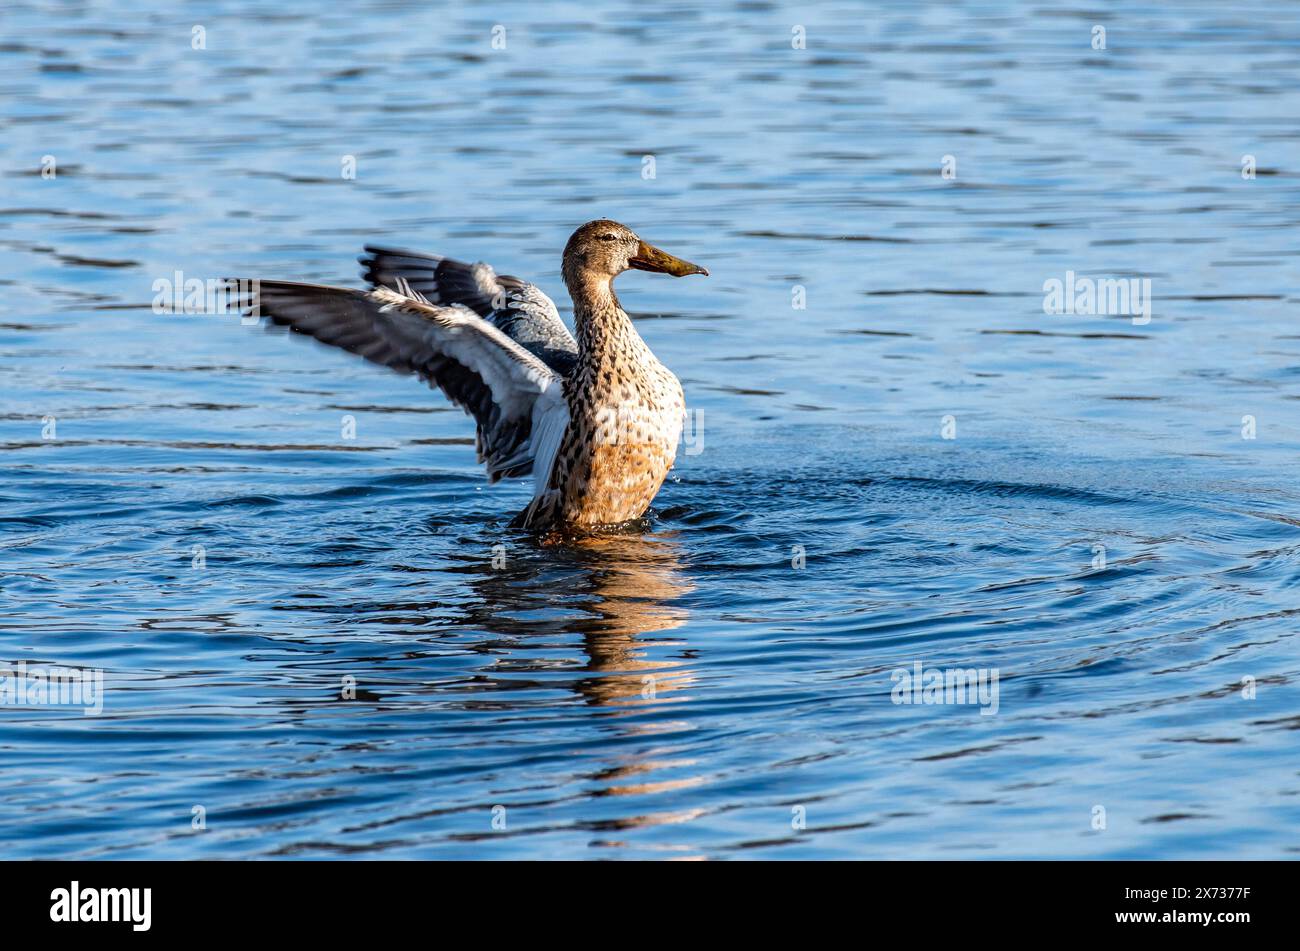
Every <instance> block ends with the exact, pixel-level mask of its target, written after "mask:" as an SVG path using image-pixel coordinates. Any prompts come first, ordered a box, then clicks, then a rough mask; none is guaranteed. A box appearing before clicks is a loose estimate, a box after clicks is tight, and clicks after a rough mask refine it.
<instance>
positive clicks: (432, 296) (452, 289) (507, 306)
mask: <svg viewBox="0 0 1300 951" xmlns="http://www.w3.org/2000/svg"><path fill="white" fill-rule="evenodd" d="M358 260H359V261H360V262H361V264H362V272H361V273H362V276H363V277H364V278H365V279H366V280H367V281H369V282H370V283H371V284H372V285H374V286H375V287H390V288H396V287H397V286H398V285H397V282H398V281H399V280H405V281H407V282H408V283H409V284H410V285H411V287H412V288H413V289H414V290H415V291H417V292H418V293H420V294H422V295H423V296H424V297H425V298H426V299H428V300H429V301H430V302H432V303H434V304H463V305H464V306H466V307H468V308H469V309H470V310H472V311H474V313H476V314H478V315H479V316H480V317H482V318H484V319H485V320H488V321H490V322H491V323H492V324H493V325H494V326H495V327H497V329H499V330H500V331H501V332H502V333H504V334H505V335H506V336H508V337H510V338H511V339H512V340H514V341H515V342H516V343H519V344H520V345H522V346H523V347H524V348H525V349H527V350H528V351H529V352H530V353H532V354H533V355H534V356H537V357H539V358H540V359H541V360H542V362H543V363H545V364H546V365H547V366H549V367H550V368H551V369H553V370H555V371H556V372H558V373H559V374H560V375H561V376H564V375H567V374H568V372H569V371H570V370H572V369H573V365H574V363H576V362H577V359H578V344H577V342H576V341H575V340H574V339H573V334H571V333H569V328H567V327H565V326H564V321H562V320H561V319H560V312H559V311H558V310H557V309H556V307H555V302H554V301H553V300H551V299H550V298H549V297H547V296H546V294H545V292H543V291H542V289H541V288H540V287H538V286H537V285H536V284H529V283H528V282H527V281H522V280H520V279H519V278H517V277H511V276H510V275H509V274H498V273H497V272H496V271H494V270H493V269H492V266H491V265H490V264H484V263H483V262H482V261H479V262H477V263H475V264H466V263H465V262H464V261H456V260H453V259H452V258H444V257H442V256H441V255H437V254H421V253H420V252H418V251H399V250H394V249H392V248H381V247H376V246H374V245H369V244H368V245H366V253H365V254H363V255H362V256H361V257H360V258H359V259H358Z"/></svg>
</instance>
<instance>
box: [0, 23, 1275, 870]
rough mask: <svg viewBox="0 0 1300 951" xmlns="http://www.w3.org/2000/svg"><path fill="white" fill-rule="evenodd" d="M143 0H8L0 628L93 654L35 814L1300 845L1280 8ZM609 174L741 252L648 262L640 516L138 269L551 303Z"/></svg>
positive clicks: (13, 742)
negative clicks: (1143, 303)
mask: <svg viewBox="0 0 1300 951" xmlns="http://www.w3.org/2000/svg"><path fill="white" fill-rule="evenodd" d="M141 6H142V5H139V4H127V3H107V2H87V3H79V2H67V3H50V4H48V5H44V4H32V3H28V2H24V0H17V2H8V3H6V5H5V7H4V10H3V11H2V12H0V129H2V132H3V140H4V149H3V151H0V172H2V173H3V178H2V181H3V195H2V196H0V664H3V665H6V666H8V667H10V668H15V669H16V665H17V664H18V663H19V662H20V661H25V662H27V664H28V665H29V666H32V667H39V666H41V665H51V664H62V665H68V666H76V667H86V668H100V669H102V670H103V672H104V678H105V696H104V708H103V712H102V714H101V715H100V716H97V717H94V716H83V715H82V714H81V712H80V711H79V710H77V709H63V708H51V707H28V708H16V707H13V706H0V842H3V843H4V852H5V854H7V855H9V856H11V857H67V856H77V857H115V858H121V857H163V858H181V857H190V856H207V857H359V856H360V857H402V858H414V857H438V858H442V857H491V858H520V857H528V858H552V857H563V858H619V857H629V858H632V857H635V858H647V857H650V858H694V857H709V858H740V857H772V858H787V857H788V858H794V857H815V858H843V857H886V858H918V857H1052V856H1059V857H1119V858H1136V857H1203V856H1215V857H1279V856H1285V855H1287V854H1290V853H1295V852H1296V851H1297V850H1298V849H1300V838H1297V831H1296V830H1297V829H1298V828H1300V774H1298V772H1297V770H1298V768H1300V767H1298V761H1300V757H1298V756H1297V740H1296V738H1297V735H1298V734H1297V732H1296V731H1297V729H1300V716H1298V715H1297V700H1298V699H1300V697H1298V695H1297V689H1296V682H1297V676H1298V674H1300V660H1298V659H1297V642H1296V640H1295V633H1296V630H1297V623H1298V619H1297V616H1296V615H1297V613H1298V612H1300V493H1298V492H1297V489H1296V484H1295V473H1296V460H1297V458H1300V456H1298V454H1300V404H1297V402H1296V401H1297V400H1298V399H1300V324H1297V321H1296V313H1297V307H1296V305H1297V303H1298V302H1300V300H1298V299H1297V296H1296V285H1297V276H1298V272H1297V252H1298V250H1300V248H1298V242H1297V223H1300V213H1298V211H1297V209H1298V208H1300V187H1298V186H1297V182H1298V179H1297V174H1300V151H1298V150H1300V127H1298V126H1297V118H1298V117H1300V94H1298V93H1297V89H1298V88H1300V87H1298V85H1297V84H1298V83H1300V9H1297V8H1294V7H1291V6H1288V5H1285V4H1263V3H1253V2H1248V3H1244V4H1242V3H1238V4H1232V5H1228V6H1224V5H1220V4H1209V3H1206V4H1192V3H1185V4H1141V3H1138V4H1115V5H1111V4H1100V5H1094V6H1091V7H1074V6H1070V5H1065V6H1061V5H1058V4H1052V3H1032V2H1013V3H1010V4H1008V3H1005V2H999V3H992V2H989V3H975V2H969V3H961V4H949V3H944V4H933V5H930V4H918V3H915V2H907V3H897V4H881V5H878V6H876V7H874V8H873V9H871V10H868V9H865V8H864V7H863V6H861V5H858V4H849V3H844V4H800V5H796V6H795V7H787V6H786V5H783V4H779V3H774V2H773V3H768V2H761V0H756V2H742V3H726V2H724V3H720V4H708V5H699V9H692V7H691V6H689V5H684V4H678V3H674V2H672V0H665V2H660V3H654V4H644V3H631V2H629V3H618V4H610V5H592V4H576V3H561V4H535V3H513V2H503V3H497V4H494V5H491V7H490V8H481V9H466V8H462V7H460V6H454V7H442V6H441V5H435V4H409V5H408V4H402V3H395V2H358V3H353V4H346V5H342V6H336V7H330V8H328V9H324V10H323V9H322V8H321V7H319V6H318V5H316V4H305V3H281V4H274V5H266V4H255V3H243V2H213V3H176V4H171V5H166V6H164V5H161V4H159V5H157V6H158V9H157V10H156V11H154V12H148V11H147V10H142V9H139V7H141ZM1097 25H1104V26H1105V28H1106V48H1105V49H1094V48H1093V37H1094V26H1097ZM196 27H201V28H202V30H203V33H202V38H203V39H204V41H205V43H206V48H204V49H194V48H192V47H193V43H194V39H193V38H194V36H195V33H194V30H195V28H196ZM494 27H503V28H504V33H501V31H499V30H498V31H496V34H495V35H498V36H501V37H504V39H505V49H494V48H493V37H494ZM795 27H802V28H803V30H804V34H805V35H806V48H805V49H796V48H794V46H795V45H797V42H794V43H792V41H797V40H798V39H799V34H798V33H797V32H792V31H793V30H794V28H795ZM498 45H500V44H499V43H498ZM47 156H48V157H50V158H48V159H47V158H46V157H47ZM349 156H350V157H352V159H353V160H354V161H355V168H356V175H355V178H347V177H345V176H344V174H343V171H344V163H345V162H346V161H347V157H349ZM645 156H653V157H654V175H653V177H649V178H648V177H646V175H648V172H646V171H645V170H646V168H647V164H646V159H645ZM945 156H951V157H952V160H951V161H950V162H949V163H948V164H949V165H950V166H951V165H952V164H953V163H955V171H956V176H955V178H951V177H950V178H945V177H944V176H943V175H942V174H941V171H942V169H943V167H944V164H945ZM1244 156H1254V163H1255V169H1256V175H1255V177H1254V178H1253V179H1252V178H1248V177H1243V174H1242V170H1243V162H1244V161H1246V160H1245V159H1244V158H1243V157H1244ZM51 162H52V163H53V166H52V167H53V169H54V172H55V174H53V176H49V175H48V174H47V175H42V169H43V168H48V167H50V166H51ZM598 216H609V217H613V218H617V219H619V220H622V221H625V222H627V223H628V224H629V225H631V226H632V227H634V228H635V229H637V230H638V231H639V232H640V233H641V234H642V235H643V236H645V237H646V238H647V239H649V240H651V241H654V242H655V243H657V244H660V245H661V246H663V247H665V248H666V249H668V250H670V251H673V252H677V253H680V254H681V255H682V256H684V257H687V258H690V259H691V260H693V261H698V262H700V263H702V264H705V265H707V266H708V268H709V269H710V271H711V272H712V276H711V277H710V278H708V279H700V278H693V279H689V280H682V281H674V280H672V279H670V278H667V277H663V276H660V275H649V274H642V273H632V274H628V275H625V276H624V277H622V278H621V279H620V281H619V291H620V294H621V296H622V299H623V302H624V304H625V306H626V307H627V308H628V310H629V311H631V312H633V313H634V315H635V316H636V317H637V320H638V328H639V330H640V331H641V333H642V335H643V336H644V338H645V339H646V341H647V342H648V343H649V344H650V346H651V347H652V348H653V349H654V350H655V352H656V353H657V354H658V356H659V357H660V358H661V359H662V360H663V361H664V362H665V363H666V364H667V365H668V366H669V367H671V368H673V369H674V370H675V372H676V373H677V374H678V375H679V376H680V377H681V379H682V382H683V384H684V386H685V390H686V394H687V399H688V402H689V403H690V405H691V407H692V408H693V409H694V410H695V411H696V419H697V420H700V421H702V423H701V429H700V440H699V442H698V443H696V445H695V448H696V449H699V450H700V451H698V452H694V451H692V453H690V454H686V453H683V454H681V455H680V456H679V459H678V464H677V468H676V469H675V470H674V473H673V475H672V477H671V478H670V481H669V482H668V483H667V484H666V485H665V487H664V489H663V491H662V493H661V494H660V496H659V498H658V500H657V502H656V508H655V510H654V518H653V521H652V524H651V525H650V529H649V531H647V532H646V533H645V534H644V535H625V536H620V537H614V538H608V539H604V540H600V541H592V542H590V543H587V544H582V545H572V546H553V547H542V546H539V545H537V544H536V543H534V542H533V541H532V540H530V539H529V538H527V537H526V536H523V535H520V534H517V533H515V532H512V531H511V530H509V529H508V528H507V524H508V522H509V519H510V517H511V515H513V513H514V512H515V511H517V510H518V509H519V508H521V507H522V506H523V504H524V502H525V500H526V497H527V494H528V487H527V486H525V485H522V484H509V485H498V486H488V485H487V484H486V481H485V480H484V478H483V477H482V474H481V472H480V470H479V469H478V468H477V467H476V466H475V464H474V457H473V445H472V436H473V432H472V428H471V426H470V424H469V421H468V420H467V419H466V418H465V417H464V416H463V415H462V414H461V413H460V412H459V411H458V410H455V409H453V408H450V407H449V405H448V404H447V403H446V402H445V401H444V400H443V399H442V398H441V396H440V395H439V394H437V393H434V392H431V391H429V390H427V389H425V388H423V387H421V386H420V385H419V384H417V383H415V382H414V381H412V380H409V379H403V378H400V377H397V376H395V375H391V374H389V373H387V372H385V371H383V370H381V369H378V368H375V367H373V366H370V365H367V364H364V363H363V362H361V361H359V360H357V359H355V358H353V357H351V356H349V355H347V354H343V353H339V352H335V351H330V350H327V349H326V348H323V347H320V346H317V345H314V344H311V343H309V342H305V341H301V340H292V339H288V338H285V337H280V336H272V335H268V334H265V333H262V332H260V331H259V330H258V329H256V328H253V327H247V326H241V325H240V322H239V320H238V318H233V317H225V316H214V315H189V316H183V315H171V316H166V315H163V316H159V315H156V314H154V313H153V312H152V309H151V303H152V300H153V298H154V295H155V291H154V289H153V286H154V282H155V281H156V280H159V279H163V278H167V279H169V278H171V277H172V275H173V274H174V273H175V272H177V271H180V272H182V273H183V274H184V275H185V276H187V277H200V278H216V277H220V276H223V275H227V274H237V275H250V276H262V277H285V278H296V279H303V280H321V281H333V282H339V283H350V284H357V283H358V274H357V269H356V267H355V265H354V264H353V259H354V258H355V255H356V253H357V252H358V251H359V250H360V247H361V245H362V244H363V243H365V242H366V241H381V242H387V243H390V244H397V245H399V246H400V245H405V246H411V247H418V248H427V249H429V250H433V251H439V252H442V253H448V254H452V255H455V256H458V257H463V258H467V259H470V260H478V259H481V260H486V261H490V262H492V263H493V264H494V265H495V266H496V267H497V268H498V269H499V270H502V271H504V272H507V273H516V274H521V275H524V276H526V277H529V278H531V279H533V280H536V281H538V282H539V283H541V284H542V286H543V287H545V288H546V289H547V290H548V291H549V292H550V293H552V295H553V296H554V297H555V298H556V299H557V302H558V303H559V304H560V306H561V311H562V313H564V314H565V316H566V318H567V316H568V305H569V302H568V300H567V298H566V297H565V295H564V293H563V288H562V284H561V283H560V280H559V252H560V249H561V248H562V247H563V244H564V241H565V240H566V238H567V236H568V234H569V232H570V231H571V230H572V229H573V228H574V227H575V226H576V225H577V224H579V223H581V222H582V221H585V220H587V219H589V218H593V217H598ZM1067 271H1073V272H1075V274H1076V275H1080V276H1093V277H1137V278H1148V279H1150V281H1151V287H1152V296H1153V307H1152V313H1151V319H1150V321H1149V322H1141V320H1140V319H1139V321H1136V322H1135V321H1134V320H1132V319H1130V318H1128V317H1126V316H1124V315H1111V316H1081V315H1057V316H1048V315H1046V314H1045V313H1044V309H1043V285H1044V282H1045V281H1048V280H1050V279H1052V278H1059V279H1062V280H1064V279H1065V277H1066V272H1067ZM800 294H803V295H806V306H805V307H804V308H802V309H799V308H798V307H796V306H795V304H797V303H798V300H797V297H798V296H799V295H800ZM345 417H352V419H353V420H354V421H355V438H354V439H348V438H344V433H343V425H344V418H345ZM947 417H951V418H950V419H946V418H947ZM1252 427H1253V428H1252ZM945 436H952V437H954V438H945ZM1247 437H1252V438H1247ZM494 556H495V557H494ZM918 662H919V663H921V664H923V665H924V666H925V667H935V668H940V669H943V668H987V669H996V670H997V671H998V673H999V677H1000V680H999V698H998V704H997V712H996V714H992V711H991V708H990V714H992V715H981V712H980V708H979V707H978V706H971V705H942V706H934V705H904V704H896V703H894V702H892V699H891V692H892V690H893V688H894V678H893V672H894V671H896V670H899V669H905V670H913V669H914V665H915V664H916V663H918ZM349 678H351V679H349ZM351 683H355V685H356V686H355V698H353V699H344V696H345V693H346V685H348V684H351ZM1252 685H1253V690H1252ZM1252 694H1253V695H1252ZM195 807H202V810H203V813H204V815H205V816H206V826H207V828H206V830H201V831H199V830H195V829H193V828H192V824H193V823H192V816H193V815H194V810H195ZM496 807H501V808H496ZM1101 810H1104V812H1103V811H1101ZM494 818H495V820H496V821H495V823H494ZM1103 819H1104V823H1103V821H1102V820H1103ZM1103 824H1104V827H1102V826H1103Z"/></svg>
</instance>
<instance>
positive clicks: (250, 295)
mask: <svg viewBox="0 0 1300 951" xmlns="http://www.w3.org/2000/svg"><path fill="white" fill-rule="evenodd" d="M227 286H228V287H229V288H230V289H231V292H232V294H233V296H234V298H235V301H236V303H237V306H239V307H240V308H241V309H243V310H245V312H247V313H248V314H250V315H253V316H266V317H269V318H270V320H271V321H272V323H273V324H277V325H280V326H286V327H289V328H290V329H291V330H294V331H296V332H298V333H304V334H308V335H310V336H312V337H315V338H316V339H317V340H320V341H321V342H323V343H328V344H330V345H332V346H335V347H341V348H343V349H344V350H348V351H350V352H352V353H356V354H360V355H361V356H363V357H365V358H366V359H367V360H370V361H372V362H374V363H378V364H380V365H381V366H386V367H388V368H389V369H392V370H396V371H397V372H399V373H414V374H416V375H418V376H419V377H420V378H421V379H423V380H425V381H426V382H428V383H429V384H430V385H431V386H436V387H438V388H439V389H441V390H442V391H443V392H444V393H445V394H447V397H448V399H450V400H451V401H452V402H453V403H455V404H456V405H457V406H460V407H462V408H463V409H464V410H465V411H466V412H467V413H469V414H470V415H471V416H473V417H474V419H475V421H476V422H477V423H478V455H479V461H480V462H484V463H486V464H487V471H488V477H489V478H490V479H491V480H492V481H493V482H496V481H497V480H498V479H500V478H503V477H506V478H508V477H514V476H524V475H528V474H529V473H530V472H532V473H533V474H534V481H535V485H536V486H537V487H539V489H538V491H540V488H544V487H545V485H546V482H547V480H548V478H549V477H550V471H551V466H552V464H553V462H554V456H555V452H556V449H557V448H558V446H559V443H560V439H561V438H562V436H563V433H564V431H565V429H566V428H567V427H568V424H569V410H568V405H567V404H566V402H565V400H564V391H563V382H562V380H561V378H560V376H559V375H558V374H557V373H556V372H555V371H554V370H552V369H551V368H550V367H548V366H547V365H546V364H545V363H543V362H542V361H541V360H539V359H538V358H537V357H536V356H534V355H533V354H532V353H530V352H529V351H528V350H526V349H524V348H523V347H521V346H520V345H519V344H517V343H516V342H515V341H513V340H511V339H510V338H509V337H508V336H506V335H505V334H504V333H502V332H501V331H500V330H498V329H497V328H496V327H494V326H493V325H492V324H490V323H488V322H487V321H486V320H484V319H483V318H481V317H479V316H477V315H476V314H474V313H472V312H471V311H469V310H467V309H466V308H464V307H441V306H437V305H434V304H431V303H429V302H428V301H426V300H422V299H420V298H419V296H418V294H415V295H413V294H410V293H409V290H410V289H409V288H407V287H405V286H403V288H402V290H400V291H399V290H390V289H389V288H386V287H378V288H375V289H374V290H371V291H359V290H352V289H351V288H344V287H328V286H326V285H323V284H298V283H291V282H289V281H229V282H227Z"/></svg>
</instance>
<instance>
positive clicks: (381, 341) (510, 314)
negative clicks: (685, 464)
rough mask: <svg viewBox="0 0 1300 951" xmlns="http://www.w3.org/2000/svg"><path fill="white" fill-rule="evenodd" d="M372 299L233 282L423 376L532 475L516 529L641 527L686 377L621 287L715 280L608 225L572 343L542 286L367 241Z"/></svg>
mask: <svg viewBox="0 0 1300 951" xmlns="http://www.w3.org/2000/svg"><path fill="white" fill-rule="evenodd" d="M358 260H359V261H360V263H361V265H362V277H363V279H364V280H365V281H366V282H367V283H368V285H369V286H368V287H367V288H365V289H357V288H349V287H336V286H331V285H326V284H307V283H299V282H292V281H269V280H260V279H227V280H226V282H225V283H226V287H227V289H228V291H229V293H230V295H231V302H232V303H233V305H234V306H235V307H237V308H238V309H239V310H240V311H241V312H242V313H243V314H244V315H245V316H246V317H253V318H266V326H269V327H273V328H281V329H283V328H287V329H288V330H289V331H290V332H292V333H297V334H304V335H307V336H309V337H312V338H314V339H316V340H318V341H320V342H322V343H325V344H329V345H331V346H334V347H339V348H341V349H343V350H346V351H348V352H350V353H354V354H357V355H359V356H361V357H363V358H365V359H366V360H369V361H370V362H372V363H376V364H379V365H380V366H384V367H387V368H388V369H390V370H393V371H396V372H398V373H401V374H405V375H413V376H416V377H418V378H419V379H421V380H423V381H424V382H425V383H427V384H428V385H429V386H430V387H432V388H434V389H438V390H441V391H442V393H443V394H444V395H445V396H446V397H447V398H448V399H449V400H450V401H451V402H452V403H453V404H455V405H457V406H459V407H461V408H462V409H464V410H465V412H466V413H467V414H468V415H469V416H471V417H473V419H474V422H475V426H476V438H475V448H476V453H477V457H478V461H479V462H480V463H481V464H482V465H483V466H484V467H485V468H486V471H487V477H488V480H489V481H490V482H491V483H496V482H498V481H499V480H501V479H514V478H526V477H529V476H531V477H532V497H531V499H530V500H529V502H528V505H527V506H526V507H525V508H524V509H523V510H522V511H521V512H519V513H518V515H516V516H515V517H514V519H513V520H512V521H511V523H510V524H511V527H513V528H519V529H523V530H526V531H533V532H547V533H556V532H559V533H575V534H591V533H600V532H602V531H606V530H611V529H617V528H620V527H623V526H626V525H627V524H629V523H633V522H635V521H637V520H639V519H641V518H642V517H643V516H644V515H645V513H646V512H647V510H648V509H649V508H650V505H651V503H652V502H653V501H654V498H655V496H656V495H657V494H658V493H659V489H660V487H661V486H662V485H663V482H664V479H665V477H666V476H667V474H668V471H669V470H670V469H671V468H672V465H673V461H674V458H675V456H676V453H677V443H678V440H679V438H680V435H681V431H682V425H683V423H684V421H685V415H686V402H685V395H684V393H683V391H682V385H681V382H680V381H679V380H678V379H677V377H676V376H675V375H674V374H673V372H672V371H671V370H669V369H668V368H667V367H665V366H664V365H663V364H662V363H660V362H659V360H658V359H657V358H656V357H655V355H654V353H652V352H651V350H650V348H649V347H648V346H647V345H646V343H645V341H644V340H642V339H641V335H640V334H639V333H638V332H637V330H636V327H635V325H634V324H633V322H632V319H631V318H630V317H629V316H628V314H627V311H625V310H624V309H623V305H622V304H621V303H619V300H618V296H617V295H616V294H615V292H614V279H615V278H616V277H618V276H619V275H620V274H622V273H623V272H625V271H628V270H640V271H651V272H657V273H662V274H669V275H672V276H674V277H685V276H687V275H692V274H700V275H704V276H707V275H708V273H709V272H708V270H706V269H705V268H703V267H701V266H699V265H698V264H692V263H691V262H690V261H686V260H683V259H681V258H678V257H675V256H673V255H671V254H669V253H668V252H666V251H663V250H661V249H659V248H657V247H655V246H654V245H652V244H649V243H647V242H646V241H643V240H642V239H641V238H640V237H639V236H638V235H637V234H636V232H634V231H633V230H632V229H631V228H629V227H627V226H626V225H623V224H620V223H618V222H617V221H612V220H610V219H607V218H601V219H597V220H595V221H589V222H587V223H586V224H584V225H582V226H581V227H579V228H578V229H577V230H576V231H574V232H573V234H572V236H571V237H570V238H569V240H568V243H567V244H566V245H565V247H564V253H563V257H562V263H561V274H562V276H563V280H564V285H565V288H566V289H567V290H568V292H569V296H570V298H571V299H572V301H573V324H574V329H575V331H576V334H575V333H570V331H569V329H568V328H567V327H566V326H565V324H564V322H563V321H562V320H561V319H560V314H559V311H558V309H557V308H556V306H555V302H554V301H553V300H551V298H550V297H548V296H547V295H546V294H545V293H544V292H543V291H542V290H541V289H540V288H539V287H538V286H537V285H535V284H531V283H529V282H527V281H523V280H520V279H519V278H517V277H512V276H510V275H506V274H497V273H496V271H495V270H494V269H493V268H492V267H491V266H490V265H488V264H485V263H483V262H481V261H480V262H477V263H473V264H468V263H465V262H463V261H458V260H454V259H452V258H447V257H442V256H440V255H436V254H424V253H421V252H415V251H404V250H396V249H392V248H386V247H379V246H375V245H366V246H365V253H364V254H363V255H362V256H361V257H360V258H359V259H358Z"/></svg>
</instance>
